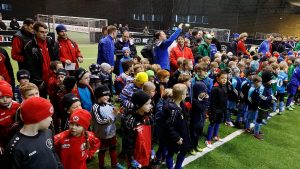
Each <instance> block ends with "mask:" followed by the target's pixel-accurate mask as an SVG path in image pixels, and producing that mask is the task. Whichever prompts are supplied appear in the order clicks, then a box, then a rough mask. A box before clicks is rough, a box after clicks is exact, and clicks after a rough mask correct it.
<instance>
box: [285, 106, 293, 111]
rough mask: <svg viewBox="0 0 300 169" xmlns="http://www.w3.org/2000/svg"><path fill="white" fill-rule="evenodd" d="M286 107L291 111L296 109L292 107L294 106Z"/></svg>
mask: <svg viewBox="0 0 300 169" xmlns="http://www.w3.org/2000/svg"><path fill="white" fill-rule="evenodd" d="M286 109H287V110H289V111H293V110H294V109H293V108H292V106H288V107H286Z"/></svg>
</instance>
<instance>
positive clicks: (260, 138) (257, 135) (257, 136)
mask: <svg viewBox="0 0 300 169" xmlns="http://www.w3.org/2000/svg"><path fill="white" fill-rule="evenodd" d="M253 136H254V137H255V138H256V139H258V140H264V138H263V136H262V135H261V134H254V135H253Z"/></svg>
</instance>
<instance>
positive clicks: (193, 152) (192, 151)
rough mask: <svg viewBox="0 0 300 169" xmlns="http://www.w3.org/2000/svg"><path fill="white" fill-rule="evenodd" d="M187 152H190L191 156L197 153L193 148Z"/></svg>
mask: <svg viewBox="0 0 300 169" xmlns="http://www.w3.org/2000/svg"><path fill="white" fill-rule="evenodd" d="M189 153H190V154H191V155H192V156H194V155H196V154H197V151H195V150H194V149H193V150H191V151H190V152H189Z"/></svg>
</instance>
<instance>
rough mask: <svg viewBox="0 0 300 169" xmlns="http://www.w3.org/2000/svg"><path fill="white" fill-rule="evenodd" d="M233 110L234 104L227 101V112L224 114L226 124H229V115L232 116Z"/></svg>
mask: <svg viewBox="0 0 300 169" xmlns="http://www.w3.org/2000/svg"><path fill="white" fill-rule="evenodd" d="M234 109H236V102H234V101H230V100H228V101H227V112H226V117H225V120H226V122H231V115H232V113H233V110H234Z"/></svg>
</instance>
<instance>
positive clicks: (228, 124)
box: [225, 121, 234, 127]
mask: <svg viewBox="0 0 300 169" xmlns="http://www.w3.org/2000/svg"><path fill="white" fill-rule="evenodd" d="M225 125H226V126H229V127H234V124H233V123H232V122H231V121H229V122H228V121H226V122H225Z"/></svg>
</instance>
